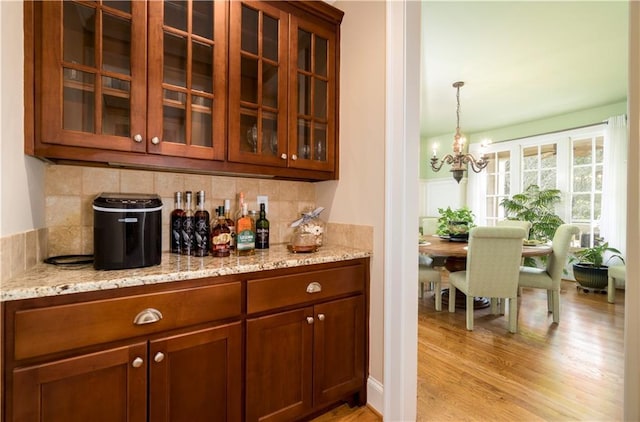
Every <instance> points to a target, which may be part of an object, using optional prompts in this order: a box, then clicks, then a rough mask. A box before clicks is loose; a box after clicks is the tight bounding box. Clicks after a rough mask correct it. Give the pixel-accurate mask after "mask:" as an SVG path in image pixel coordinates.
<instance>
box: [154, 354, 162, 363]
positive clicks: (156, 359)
mask: <svg viewBox="0 0 640 422" xmlns="http://www.w3.org/2000/svg"><path fill="white" fill-rule="evenodd" d="M153 360H154V361H156V362H162V361H163V360H164V353H162V352H158V353H156V355H155V356H154V357H153Z"/></svg>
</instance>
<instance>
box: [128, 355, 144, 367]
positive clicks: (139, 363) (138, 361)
mask: <svg viewBox="0 0 640 422" xmlns="http://www.w3.org/2000/svg"><path fill="white" fill-rule="evenodd" d="M143 363H144V361H143V360H142V358H141V357H137V358H135V359H134V360H133V362H131V366H133V367H134V368H140V367H141V366H142V364H143Z"/></svg>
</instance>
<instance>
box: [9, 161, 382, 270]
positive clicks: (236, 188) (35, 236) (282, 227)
mask: <svg viewBox="0 0 640 422" xmlns="http://www.w3.org/2000/svg"><path fill="white" fill-rule="evenodd" d="M186 190H191V191H193V192H197V191H199V190H204V191H205V197H206V207H207V210H208V211H209V212H210V213H212V211H213V209H214V207H216V206H218V205H222V204H223V201H224V200H225V199H230V200H231V211H232V213H235V211H236V208H237V195H238V193H239V192H244V195H245V201H246V202H247V203H248V205H249V209H257V208H258V207H257V196H258V195H266V196H268V198H269V213H268V215H267V218H268V219H269V222H270V224H271V242H272V243H274V244H275V243H283V242H286V241H288V239H289V238H290V236H291V233H292V229H291V228H290V227H289V225H290V224H291V222H292V221H293V220H295V219H296V218H298V217H299V216H300V213H301V212H302V211H303V210H305V209H306V208H308V207H315V206H316V203H315V195H316V193H315V192H316V190H315V185H314V184H313V183H310V182H295V181H280V180H265V179H254V178H242V177H227V176H206V175H193V174H183V173H168V172H152V171H143V170H126V169H111V168H95V167H81V166H68V165H49V166H47V169H46V174H45V195H46V198H45V204H46V205H45V206H46V211H45V216H46V217H45V218H46V225H47V227H46V228H43V229H38V230H32V231H29V232H26V233H19V234H15V235H11V236H7V237H4V238H2V239H0V275H1V277H0V279H1V280H7V279H8V278H11V277H14V276H16V275H18V274H20V273H22V272H24V271H25V270H26V269H29V268H31V267H32V266H33V265H35V264H36V263H37V262H40V261H42V260H43V259H44V258H46V257H47V256H55V255H68V254H91V253H93V209H92V203H93V199H94V197H95V196H96V195H97V194H99V193H101V192H116V193H157V194H158V195H159V196H160V197H161V198H162V202H163V205H164V206H163V210H162V233H163V236H162V238H163V239H162V250H163V251H165V250H167V249H168V247H169V243H168V236H166V235H164V234H165V233H167V232H168V231H169V225H168V221H169V214H170V213H171V210H172V209H173V194H174V192H176V191H186ZM194 200H195V195H194ZM320 205H322V204H320ZM325 239H326V242H327V243H328V244H335V245H341V246H351V247H358V248H363V249H368V250H373V227H369V226H356V225H349V224H337V223H330V224H328V225H327V236H326V238H325Z"/></svg>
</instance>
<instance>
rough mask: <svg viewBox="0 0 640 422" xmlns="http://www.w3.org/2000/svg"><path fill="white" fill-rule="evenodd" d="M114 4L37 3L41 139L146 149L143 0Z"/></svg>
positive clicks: (92, 145) (46, 141)
mask: <svg viewBox="0 0 640 422" xmlns="http://www.w3.org/2000/svg"><path fill="white" fill-rule="evenodd" d="M113 6H114V5H113V3H112V2H104V4H87V3H83V4H80V3H76V2H71V1H65V2H57V1H48V2H43V3H42V16H43V18H42V19H43V31H44V32H43V37H42V55H41V60H42V66H41V69H40V70H41V72H42V73H41V78H42V80H43V81H46V82H45V83H42V84H41V85H40V86H39V87H38V92H37V94H39V101H41V106H40V108H41V110H42V111H43V112H42V116H41V117H42V125H41V134H40V135H41V140H42V142H43V143H52V144H60V145H70V146H81V147H94V148H101V149H109V150H119V151H141V152H143V151H145V145H144V144H143V143H141V142H137V141H135V140H134V138H136V139H143V138H144V135H145V126H146V124H145V117H146V115H145V112H144V110H145V109H146V105H145V102H146V98H145V95H146V62H145V57H146V55H145V50H146V25H145V23H146V19H145V4H144V3H142V2H131V3H129V2H122V5H119V7H113ZM122 6H127V7H122ZM136 135H140V136H139V137H136Z"/></svg>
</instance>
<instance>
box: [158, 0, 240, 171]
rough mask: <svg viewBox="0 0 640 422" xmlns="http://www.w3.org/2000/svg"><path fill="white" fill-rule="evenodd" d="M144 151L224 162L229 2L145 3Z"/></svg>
mask: <svg viewBox="0 0 640 422" xmlns="http://www.w3.org/2000/svg"><path fill="white" fill-rule="evenodd" d="M148 5H149V52H148V53H149V92H148V115H149V119H148V133H149V136H148V138H149V139H148V140H147V142H148V148H149V152H151V153H154V154H162V155H171V156H181V157H190V158H201V159H208V160H211V159H214V160H223V159H224V157H225V135H226V101H227V100H226V98H227V95H226V79H227V70H226V60H227V59H226V57H227V51H228V49H227V42H226V37H227V36H226V33H227V32H226V31H227V24H226V22H227V18H226V13H227V7H228V5H227V3H226V2H223V1H180V2H178V1H165V2H149V3H148Z"/></svg>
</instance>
